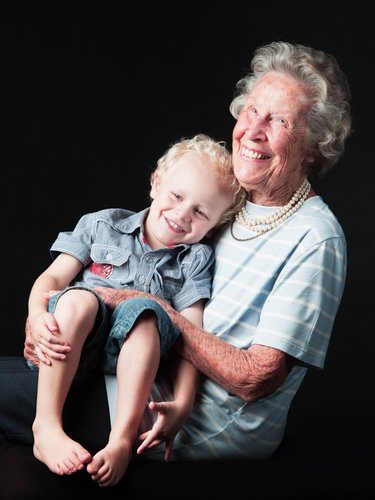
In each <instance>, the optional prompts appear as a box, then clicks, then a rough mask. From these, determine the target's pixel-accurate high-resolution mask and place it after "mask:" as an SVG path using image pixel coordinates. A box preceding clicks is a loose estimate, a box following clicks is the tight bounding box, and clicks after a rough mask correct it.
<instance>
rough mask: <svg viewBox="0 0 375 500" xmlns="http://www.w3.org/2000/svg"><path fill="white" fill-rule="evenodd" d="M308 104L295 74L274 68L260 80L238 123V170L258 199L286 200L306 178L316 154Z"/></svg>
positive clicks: (235, 134) (235, 136) (235, 155)
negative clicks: (310, 136) (309, 139)
mask: <svg viewBox="0 0 375 500" xmlns="http://www.w3.org/2000/svg"><path fill="white" fill-rule="evenodd" d="M309 107H310V99H309V97H308V95H307V94H306V92H305V90H304V87H303V86H302V84H301V83H300V82H298V81H297V80H295V79H294V78H292V77H289V76H287V75H285V74H283V73H278V72H269V73H266V74H265V75H264V76H263V77H261V78H260V79H259V80H258V81H257V82H256V84H255V86H254V88H253V90H252V92H251V94H250V95H249V97H248V99H247V101H246V104H245V106H244V109H243V111H242V112H241V113H240V115H239V117H238V120H237V123H236V125H235V127H234V129H233V166H234V173H235V175H236V177H237V179H238V180H239V182H240V183H241V185H242V186H243V187H244V188H245V189H246V190H247V191H248V193H250V192H252V195H251V199H252V200H253V201H255V202H257V199H258V202H259V203H261V204H262V203H264V204H274V203H275V204H279V203H283V202H284V201H285V200H284V199H283V198H284V197H285V199H286V201H288V200H287V198H288V197H289V196H290V191H292V192H294V191H295V189H296V188H298V186H299V185H300V184H301V182H302V180H303V178H304V176H305V166H306V162H309V161H311V159H312V155H311V152H309V151H308V150H307V148H306V133H307V132H306V131H307V113H308V111H309ZM254 197H255V199H254Z"/></svg>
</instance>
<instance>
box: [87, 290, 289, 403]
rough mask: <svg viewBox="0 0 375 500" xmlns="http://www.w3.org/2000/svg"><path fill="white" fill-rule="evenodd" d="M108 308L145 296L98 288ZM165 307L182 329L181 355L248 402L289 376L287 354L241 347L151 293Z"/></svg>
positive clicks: (261, 348)
mask: <svg viewBox="0 0 375 500" xmlns="http://www.w3.org/2000/svg"><path fill="white" fill-rule="evenodd" d="M97 291H98V293H99V294H100V295H101V297H102V298H103V300H104V301H105V302H106V303H107V304H108V305H109V307H113V308H114V307H116V306H117V305H118V304H119V303H120V302H122V301H123V300H126V299H128V298H131V297H136V296H145V295H147V294H144V292H139V291H137V290H113V289H107V288H98V289H97ZM152 298H153V299H154V300H156V301H157V302H159V304H160V305H161V306H162V307H163V308H164V309H165V310H166V312H167V313H168V314H169V315H170V317H171V319H172V321H173V323H174V324H175V325H176V326H177V328H178V329H179V330H180V332H181V336H180V339H179V340H178V341H177V343H176V349H177V351H178V352H179V354H180V355H181V356H182V357H183V358H184V359H186V360H187V361H189V362H190V363H191V364H192V365H193V366H195V368H196V369H197V370H198V371H200V372H202V373H204V374H205V375H206V376H207V377H209V378H211V379H212V380H214V381H215V382H217V383H218V384H220V385H221V386H222V387H224V388H225V389H226V390H227V391H228V392H230V393H232V394H234V395H236V396H238V397H240V398H241V399H244V400H246V401H257V400H259V399H262V398H265V397H267V396H269V395H270V394H272V393H273V392H274V391H275V390H276V389H277V388H278V387H279V386H280V385H281V384H282V383H283V382H284V380H285V379H286V377H287V376H288V374H289V372H290V370H291V369H292V366H293V358H292V357H291V356H289V355H288V354H286V353H284V352H282V351H279V350H278V349H274V348H272V347H268V346H263V345H257V344H256V345H252V346H251V347H250V348H249V349H247V350H245V349H240V348H238V347H235V346H232V345H231V344H228V343H227V342H225V341H224V340H222V339H220V338H219V337H216V336H215V335H213V334H211V333H209V332H206V331H205V330H203V329H202V328H200V327H198V326H196V325H194V324H193V323H191V322H190V321H189V320H188V319H186V318H184V317H183V316H182V315H181V314H179V313H177V312H176V311H175V310H174V309H173V308H172V307H171V306H170V305H169V304H167V303H166V302H164V301H163V300H161V299H159V298H158V297H155V296H152Z"/></svg>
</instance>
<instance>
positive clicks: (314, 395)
mask: <svg viewBox="0 0 375 500" xmlns="http://www.w3.org/2000/svg"><path fill="white" fill-rule="evenodd" d="M124 4H125V2H124V3H122V2H110V1H107V2H99V1H92V2H87V3H84V2H35V1H33V2H28V3H26V2H25V3H21V2H17V1H15V2H9V5H8V6H4V5H3V6H2V7H1V8H0V9H1V16H0V37H1V39H0V56H1V59H0V63H1V82H2V84H1V94H0V103H1V108H0V115H1V118H0V120H1V138H2V141H1V143H2V145H1V151H0V155H1V174H0V179H1V192H2V226H3V227H2V235H3V236H2V245H1V247H2V256H1V276H2V281H1V285H2V300H1V317H2V319H3V322H2V323H3V326H2V335H1V347H0V353H1V354H2V355H18V354H22V348H23V337H24V333H23V330H24V328H23V326H24V321H25V317H26V310H27V297H28V294H29V291H30V288H31V286H32V283H33V281H34V280H35V278H36V277H37V276H38V275H39V274H40V272H41V271H42V270H43V269H44V268H45V267H46V266H47V265H48V264H49V263H50V254H49V247H50V245H51V244H52V242H53V241H54V239H55V237H56V236H57V233H58V232H59V231H63V230H70V229H72V228H73V226H74V225H75V223H76V222H77V220H78V218H79V217H80V216H81V215H82V214H83V213H86V212H91V211H95V210H98V209H101V208H107V207H120V206H121V207H125V208H130V209H133V210H140V209H142V208H144V207H145V206H146V205H148V203H149V198H148V189H149V174H150V172H151V170H152V168H153V167H154V164H155V161H156V160H157V158H158V157H159V156H160V155H161V154H162V153H163V152H164V150H165V149H166V148H167V147H168V146H169V144H170V142H171V141H174V140H176V139H179V138H181V137H182V136H190V135H194V134H196V133H199V132H204V133H208V134H210V135H212V136H214V137H215V138H216V139H217V140H225V141H226V142H227V144H228V146H229V147H230V145H231V131H232V127H233V125H234V120H233V118H232V117H231V115H230V113H229V110H228V107H229V104H230V101H231V99H232V96H233V92H234V89H235V84H236V82H237V81H238V80H239V79H240V78H241V77H242V76H243V75H244V74H245V72H246V71H247V68H248V65H249V62H250V59H251V56H252V53H253V50H254V49H255V47H256V46H258V45H261V44H263V43H266V42H270V41H273V40H285V41H292V42H298V43H302V44H305V45H312V46H313V47H315V48H317V49H322V50H324V51H327V52H329V53H332V54H334V55H335V56H336V57H337V59H338V61H339V63H340V65H341V67H342V68H343V69H344V71H345V72H346V74H347V75H348V78H349V81H350V84H351V89H352V109H353V118H354V132H353V134H352V136H351V137H350V139H349V141H348V143H347V148H346V152H345V155H344V157H343V158H342V159H341V160H340V162H339V164H337V165H336V166H335V167H334V169H333V170H332V171H331V172H330V173H329V174H328V175H327V176H326V177H325V178H324V179H322V180H321V181H319V182H318V183H315V188H316V190H317V191H318V193H319V194H320V195H322V196H323V198H324V199H325V201H326V202H327V203H328V204H329V205H330V207H331V208H332V210H333V211H334V213H335V214H336V216H337V217H338V219H339V220H340V222H341V224H342V226H343V228H344V231H345V233H346V237H347V241H348V277H347V282H346V289H345V293H344V297H343V301H342V305H341V308H340V310H339V314H338V316H337V320H336V323H335V327H334V331H333V334H332V340H331V344H330V348H329V352H328V357H327V362H326V367H325V369H324V371H314V370H313V371H311V372H310V373H309V374H308V376H307V379H306V381H305V383H304V385H303V386H302V389H301V390H300V393H299V394H298V396H297V397H296V400H295V403H294V405H293V407H292V410H291V413H290V421H289V427H290V428H292V429H293V436H294V438H295V439H297V440H298V439H299V438H300V439H303V440H305V441H309V442H310V445H311V446H313V445H314V443H319V442H320V441H319V439H320V440H321V439H322V435H323V438H324V442H325V444H326V446H328V447H330V446H331V447H335V448H337V447H342V448H343V449H344V448H345V449H348V447H352V448H353V449H357V448H366V447H370V446H373V441H371V440H373V436H374V433H373V425H374V410H373V404H372V399H373V395H374V373H373V372H374V363H373V359H374V334H375V329H374V321H373V317H374V304H375V303H374V292H373V280H374V276H375V274H374V270H375V265H374V262H375V255H374V250H375V248H374V247H375V246H374V233H375V217H374V215H375V201H374V199H375V197H374V187H375V185H374V170H375V164H374V153H373V147H374V142H375V135H374V121H375V106H374V95H375V91H374V76H375V71H374V49H375V44H374V41H373V31H374V25H375V24H374V21H375V19H374V16H373V15H372V14H370V12H369V8H368V7H364V5H366V4H365V3H363V4H362V3H361V2H356V3H352V4H351V5H350V9H349V8H347V9H345V8H344V7H342V6H340V7H339V9H337V8H334V7H329V2H322V3H319V2H313V3H306V2H301V1H299V2H275V3H270V2H263V4H262V5H261V6H259V5H258V2H254V1H253V2H251V1H248V2H228V1H224V2H221V3H220V4H219V3H216V2H212V3H211V2H207V3H204V2H203V1H202V2H194V1H191V2H158V1H153V2H152V1H150V2H148V1H139V2H132V3H128V5H127V6H124ZM119 5H121V7H119Z"/></svg>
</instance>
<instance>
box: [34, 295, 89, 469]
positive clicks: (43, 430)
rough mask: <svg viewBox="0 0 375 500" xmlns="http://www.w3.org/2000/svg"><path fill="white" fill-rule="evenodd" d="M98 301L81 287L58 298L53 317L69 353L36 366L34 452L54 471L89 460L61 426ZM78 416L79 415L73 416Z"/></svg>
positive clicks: (78, 467)
mask: <svg viewBox="0 0 375 500" xmlns="http://www.w3.org/2000/svg"><path fill="white" fill-rule="evenodd" d="M97 311H98V301H97V299H96V297H95V296H94V295H93V294H92V293H90V292H87V291H85V290H70V291H68V292H66V293H64V294H63V295H62V296H61V298H60V299H59V301H58V303H57V305H56V310H55V312H54V316H55V318H56V320H57V323H58V326H59V330H60V333H59V335H61V338H62V339H63V340H66V341H67V342H69V344H70V345H71V347H72V350H71V352H70V353H69V354H68V355H67V358H66V359H65V360H64V361H59V360H53V361H52V365H51V366H47V365H45V364H43V363H41V364H40V367H39V376H38V393H37V404H36V416H35V420H34V423H33V433H34V455H35V457H36V458H38V459H39V460H40V461H41V462H43V463H44V464H45V465H47V467H48V468H49V469H50V470H51V471H52V472H55V473H56V474H60V475H62V474H71V473H72V472H76V471H77V470H80V469H83V467H84V466H85V464H87V463H88V462H90V460H91V458H92V457H91V454H90V453H89V452H88V451H87V450H86V449H85V448H83V447H82V446H81V445H80V444H79V443H77V442H76V441H73V440H72V439H71V438H70V437H69V436H68V435H67V434H66V433H65V432H64V429H63V424H62V412H63V407H64V404H65V400H66V397H67V394H68V391H69V388H70V386H71V383H72V381H73V377H74V375H75V373H76V371H77V367H78V364H79V360H80V356H81V352H82V347H83V344H84V342H85V340H86V338H87V336H88V335H89V333H90V332H91V331H92V329H93V326H94V323H95V318H96V314H97ZM77 418H79V415H78V416H77Z"/></svg>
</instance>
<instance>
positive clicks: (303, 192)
mask: <svg viewBox="0 0 375 500" xmlns="http://www.w3.org/2000/svg"><path fill="white" fill-rule="evenodd" d="M310 189H311V184H310V183H309V181H308V180H307V179H305V180H304V181H303V183H302V184H301V186H300V187H299V188H298V189H297V191H296V192H295V193H294V194H293V196H292V198H291V199H290V201H289V203H288V204H287V205H284V206H283V207H281V208H279V209H278V210H277V211H276V212H275V213H274V214H273V215H271V216H270V217H265V218H263V219H260V218H259V219H258V218H256V217H252V218H250V217H249V214H248V212H247V210H246V207H245V206H243V207H242V208H241V210H240V211H239V212H238V213H237V214H236V215H235V220H236V221H237V222H238V223H239V224H241V225H242V226H245V227H246V228H247V229H249V230H250V231H252V232H254V233H255V234H254V235H253V236H249V237H248V238H237V236H235V235H234V234H233V225H234V220H233V221H232V223H231V226H230V232H231V235H232V237H233V238H234V239H235V240H237V241H249V240H253V239H254V238H257V237H258V236H261V235H262V234H265V233H268V231H271V229H273V228H275V227H276V226H278V225H279V224H281V223H282V222H284V221H285V220H286V219H287V218H288V217H290V216H291V215H292V214H293V213H294V212H295V211H296V210H298V209H299V207H300V206H301V205H302V204H303V203H304V202H305V200H306V198H307V196H308V194H309V192H310ZM257 226H263V227H257Z"/></svg>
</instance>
